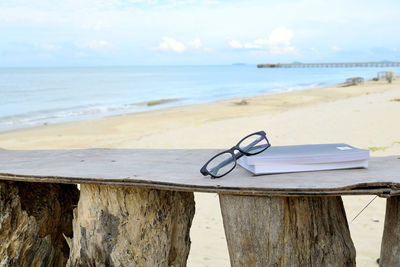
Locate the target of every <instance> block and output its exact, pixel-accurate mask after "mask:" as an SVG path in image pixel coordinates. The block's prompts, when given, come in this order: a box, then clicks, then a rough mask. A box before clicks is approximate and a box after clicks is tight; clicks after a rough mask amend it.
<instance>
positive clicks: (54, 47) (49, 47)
mask: <svg viewBox="0 0 400 267" xmlns="http://www.w3.org/2000/svg"><path fill="white" fill-rule="evenodd" d="M37 47H39V48H41V49H43V50H47V51H55V50H60V49H61V48H62V46H61V45H57V44H39V45H37Z"/></svg>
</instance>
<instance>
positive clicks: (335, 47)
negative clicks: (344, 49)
mask: <svg viewBox="0 0 400 267" xmlns="http://www.w3.org/2000/svg"><path fill="white" fill-rule="evenodd" d="M331 48H332V50H333V51H339V50H340V47H338V46H336V45H333V46H332V47H331Z"/></svg>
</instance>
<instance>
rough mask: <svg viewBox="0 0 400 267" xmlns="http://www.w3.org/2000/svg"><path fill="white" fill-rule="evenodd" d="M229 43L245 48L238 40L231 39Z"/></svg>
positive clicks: (232, 45) (234, 46)
mask: <svg viewBox="0 0 400 267" xmlns="http://www.w3.org/2000/svg"><path fill="white" fill-rule="evenodd" d="M229 45H230V46H231V47H233V48H243V45H242V44H241V43H239V42H238V41H236V40H232V41H230V42H229Z"/></svg>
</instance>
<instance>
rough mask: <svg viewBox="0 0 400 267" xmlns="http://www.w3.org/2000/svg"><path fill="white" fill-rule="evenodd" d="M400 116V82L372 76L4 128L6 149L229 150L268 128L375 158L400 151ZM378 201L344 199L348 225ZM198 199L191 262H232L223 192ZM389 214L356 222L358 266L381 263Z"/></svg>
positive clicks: (377, 210)
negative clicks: (353, 83)
mask: <svg viewBox="0 0 400 267" xmlns="http://www.w3.org/2000/svg"><path fill="white" fill-rule="evenodd" d="M242 100H245V101H242ZM243 102H244V104H243ZM399 118H400V80H399V79H398V80H395V81H394V82H393V83H392V84H388V83H386V82H383V81H382V82H381V81H379V82H373V81H368V82H366V83H364V84H362V85H356V86H350V87H341V86H339V85H337V86H336V85H335V86H330V87H325V88H319V89H312V90H306V91H296V92H287V93H282V94H277V95H264V96H257V97H249V98H243V99H231V100H225V101H219V102H214V103H209V104H199V105H191V106H181V107H175V108H168V109H163V110H158V111H152V112H146V113H139V114H129V115H123V116H114V117H108V118H102V119H93V120H87V121H78V122H69V123H62V124H54V125H51V124H47V125H43V126H41V127H36V128H30V129H22V130H16V131H11V132H6V133H1V134H0V147H2V148H6V149H53V148H89V147H121V148H122V147H123V148H221V149H223V148H229V147H231V146H232V145H234V144H236V142H237V141H238V140H239V139H240V138H241V137H243V136H245V135H247V134H249V133H251V132H254V131H258V130H265V131H266V132H267V135H268V138H269V140H270V142H271V144H272V145H293V144H312V143H333V142H343V143H348V144H351V145H353V146H356V147H359V148H366V149H370V150H371V155H372V156H382V155H394V154H396V155H400V123H399V121H400V120H399ZM201 164H202V162H199V167H200V165H201ZM372 198H373V196H346V197H343V199H344V203H345V208H346V213H347V216H348V220H349V222H350V221H351V220H352V219H353V217H354V216H355V215H356V214H357V213H358V212H359V211H360V210H361V209H362V208H363V206H364V205H366V204H367V203H368V202H369V201H370V200H371V199H372ZM195 199H196V215H195V218H194V221H193V226H192V228H191V239H192V247H191V253H190V255H189V259H188V266H229V256H228V250H227V246H226V242H225V237H224V232H223V225H222V219H221V214H220V209H219V202H218V196H217V195H215V194H205V193H201V194H200V193H199V194H195ZM384 214H385V199H381V198H377V199H376V200H375V201H374V202H373V203H372V204H371V205H370V206H369V207H368V208H367V209H366V210H365V211H364V212H363V213H362V214H361V215H360V216H359V217H358V218H357V219H356V220H355V221H354V222H350V231H351V235H352V238H353V241H354V244H355V247H356V250H357V263H358V265H359V266H377V264H376V262H375V261H376V259H377V258H378V257H379V251H380V243H381V238H382V231H383V223H384Z"/></svg>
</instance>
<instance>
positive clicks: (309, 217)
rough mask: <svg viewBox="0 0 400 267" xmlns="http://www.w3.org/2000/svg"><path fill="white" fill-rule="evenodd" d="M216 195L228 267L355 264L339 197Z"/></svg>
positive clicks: (353, 251)
mask: <svg viewBox="0 0 400 267" xmlns="http://www.w3.org/2000/svg"><path fill="white" fill-rule="evenodd" d="M219 197H220V205H221V211H222V216H223V222H224V228H225V235H226V239H227V242H228V248H229V255H230V260H231V265H232V266H234V267H235V266H355V256H356V253H355V249H354V245H353V242H352V240H351V237H350V232H349V228H348V224H347V220H346V214H345V211H344V207H343V203H342V199H341V197H256V196H235V195H225V194H220V196H219Z"/></svg>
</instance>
